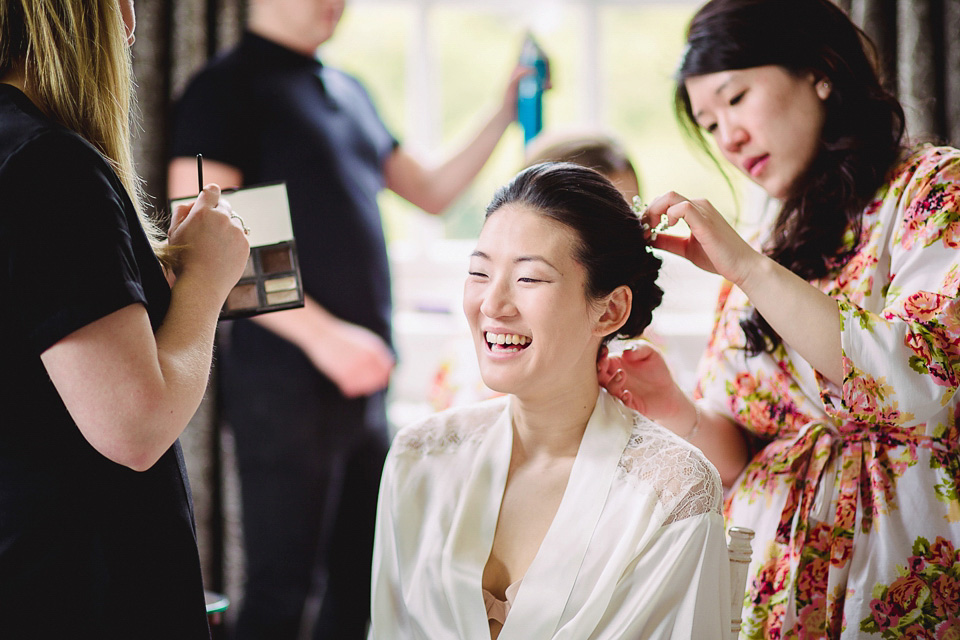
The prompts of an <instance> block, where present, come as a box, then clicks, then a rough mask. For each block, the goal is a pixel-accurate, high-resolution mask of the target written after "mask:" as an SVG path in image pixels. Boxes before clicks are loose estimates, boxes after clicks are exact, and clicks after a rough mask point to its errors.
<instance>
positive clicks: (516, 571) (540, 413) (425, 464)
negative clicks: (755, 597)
mask: <svg viewBox="0 0 960 640" xmlns="http://www.w3.org/2000/svg"><path fill="white" fill-rule="evenodd" d="M570 185H576V189H573V190H571V189H570V188H569V187H570ZM574 192H575V193H574ZM645 246H646V239H645V236H644V232H643V230H642V229H641V227H640V223H639V222H638V221H637V219H636V217H635V215H634V214H633V212H632V211H631V210H630V208H629V206H628V205H627V204H626V202H625V201H623V199H622V198H621V197H620V195H619V193H618V192H617V191H616V190H615V188H613V186H612V185H611V184H610V183H609V182H608V181H606V179H604V178H602V177H600V175H599V174H597V173H596V172H593V171H591V170H588V169H583V168H580V167H576V166H574V165H566V164H551V165H538V166H536V167H532V168H530V169H527V170H526V171H524V172H521V174H519V175H518V176H517V178H515V179H514V181H513V182H511V184H509V185H507V187H504V188H503V189H501V190H500V191H499V192H498V194H497V196H495V198H494V201H493V202H492V203H491V205H490V207H489V208H488V213H487V221H486V223H485V225H484V229H483V232H482V233H481V237H480V240H479V242H478V245H477V251H476V252H475V253H474V255H473V256H472V258H471V267H470V274H469V276H468V278H467V283H466V285H465V290H464V311H465V313H466V314H467V318H468V320H469V322H470V325H471V329H472V332H473V334H474V338H475V342H476V346H477V352H478V359H479V363H480V370H481V374H482V375H483V377H484V381H485V382H486V383H487V385H488V386H490V387H491V388H493V389H495V390H497V391H501V392H503V393H506V394H508V395H507V396H505V397H501V398H496V399H494V400H490V401H487V402H484V403H480V404H476V405H472V406H468V407H461V408H454V409H451V410H448V411H446V412H443V413H440V414H437V415H434V416H432V417H430V418H428V419H427V420H425V421H423V422H421V423H419V424H416V425H412V426H410V427H407V428H406V429H403V430H402V431H401V432H400V433H399V434H398V435H397V437H396V439H395V440H394V443H393V446H392V448H391V451H390V455H389V456H388V459H387V463H386V467H385V470H384V474H383V480H382V483H381V491H380V504H379V510H378V516H377V533H376V545H375V550H374V569H373V600H372V626H371V631H370V638H371V639H375V640H388V639H398V640H399V639H404V640H406V639H446V638H458V639H462V640H488V639H490V638H497V639H498V640H537V639H556V640H560V639H571V640H574V639H588V638H591V639H601V638H609V639H617V640H619V639H627V638H629V639H634V638H637V639H639V638H651V639H660V638H675V639H680V638H684V639H689V638H697V639H707V640H709V639H712V638H717V639H720V638H724V637H725V633H726V630H727V629H729V625H730V593H729V573H728V572H729V565H728V560H727V552H726V544H725V536H724V523H723V518H722V516H721V514H720V508H721V500H722V497H721V493H722V490H721V485H720V480H719V476H718V475H717V472H716V470H715V469H714V467H713V466H712V465H711V464H710V463H709V462H707V461H706V459H705V458H704V457H703V456H702V454H700V453H699V450H698V449H696V448H695V447H693V446H691V445H689V444H688V443H687V442H685V441H684V440H683V439H682V438H681V437H679V436H677V435H674V434H673V433H671V432H669V431H667V430H666V429H664V428H663V427H660V426H659V425H657V424H655V423H653V422H651V421H650V420H648V419H647V418H645V417H644V416H643V415H641V414H639V413H637V412H635V411H633V410H631V409H628V408H627V407H625V406H624V405H623V404H622V403H620V401H619V400H617V399H615V398H613V397H612V396H610V395H608V394H607V393H606V391H602V390H601V389H600V388H599V385H598V383H597V377H596V359H597V353H598V350H599V349H600V347H601V345H602V344H604V343H605V342H606V340H608V339H609V338H611V337H613V336H615V335H618V334H619V335H623V336H634V335H638V334H639V333H640V332H642V331H643V329H644V328H645V327H646V325H647V324H649V321H650V313H651V312H652V310H653V308H654V307H655V306H656V305H657V304H658V303H659V300H660V296H661V293H660V291H659V289H658V288H657V287H656V285H655V284H654V280H655V279H656V274H657V267H658V266H659V261H658V260H657V259H656V258H655V257H653V256H652V255H651V254H649V253H648V252H647V251H646V250H645V249H644V247H645ZM637 254H640V255H637ZM584 265H589V266H584Z"/></svg>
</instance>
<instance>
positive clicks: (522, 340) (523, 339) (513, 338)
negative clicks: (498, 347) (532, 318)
mask: <svg viewBox="0 0 960 640" xmlns="http://www.w3.org/2000/svg"><path fill="white" fill-rule="evenodd" d="M485 337H486V339H487V342H489V343H490V344H518V345H521V346H523V345H525V344H527V343H528V342H530V338H528V337H527V336H521V335H518V334H516V333H493V332H491V331H487V333H486V336H485Z"/></svg>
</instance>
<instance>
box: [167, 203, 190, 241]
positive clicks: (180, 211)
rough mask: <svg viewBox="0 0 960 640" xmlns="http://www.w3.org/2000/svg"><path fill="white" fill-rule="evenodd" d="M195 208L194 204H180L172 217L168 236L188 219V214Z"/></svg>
mask: <svg viewBox="0 0 960 640" xmlns="http://www.w3.org/2000/svg"><path fill="white" fill-rule="evenodd" d="M192 207H193V205H192V204H186V203H184V204H178V205H177V208H176V209H174V211H173V215H172V216H170V229H169V231H168V232H167V235H168V236H169V235H171V234H172V233H173V232H174V231H175V230H176V228H177V227H179V226H180V224H181V223H182V222H183V221H184V220H185V219H186V217H187V214H189V213H190V209H191V208H192Z"/></svg>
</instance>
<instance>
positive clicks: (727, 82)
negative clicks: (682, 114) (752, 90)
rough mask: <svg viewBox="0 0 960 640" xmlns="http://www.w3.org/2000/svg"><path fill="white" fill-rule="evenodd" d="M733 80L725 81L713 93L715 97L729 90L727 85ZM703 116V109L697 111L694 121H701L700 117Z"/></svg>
mask: <svg viewBox="0 0 960 640" xmlns="http://www.w3.org/2000/svg"><path fill="white" fill-rule="evenodd" d="M732 80H733V78H727V79H726V80H724V81H723V82H722V83H721V84H720V86H719V87H717V90H716V91H714V92H713V95H715V96H718V95H720V92H722V91H723V90H724V89H726V88H727V85H728V84H730V82H731V81H732ZM702 115H703V109H700V111H697V112H696V113H695V114H693V119H694V120H700V116H702Z"/></svg>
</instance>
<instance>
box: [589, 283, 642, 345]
mask: <svg viewBox="0 0 960 640" xmlns="http://www.w3.org/2000/svg"><path fill="white" fill-rule="evenodd" d="M632 308H633V291H631V290H630V287H628V286H627V285H623V284H622V285H620V286H619V287H617V288H616V289H614V290H613V291H612V292H610V294H609V295H607V297H606V298H604V299H603V300H601V301H600V307H599V311H600V317H599V318H598V319H597V324H596V327H594V333H595V334H596V335H599V336H608V335H610V334H611V333H614V332H615V331H617V329H619V328H620V327H622V326H623V325H624V324H625V323H626V322H627V319H628V318H629V317H630V310H631V309H632Z"/></svg>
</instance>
